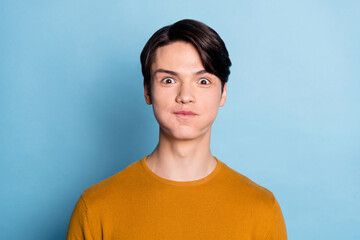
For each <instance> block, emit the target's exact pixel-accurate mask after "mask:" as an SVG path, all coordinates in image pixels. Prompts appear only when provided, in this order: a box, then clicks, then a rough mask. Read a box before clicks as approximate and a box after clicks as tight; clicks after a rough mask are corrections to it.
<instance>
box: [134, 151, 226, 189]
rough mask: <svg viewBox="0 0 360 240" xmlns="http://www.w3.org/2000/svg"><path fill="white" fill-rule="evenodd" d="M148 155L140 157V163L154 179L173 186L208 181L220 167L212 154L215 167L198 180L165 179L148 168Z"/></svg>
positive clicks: (219, 162) (220, 164)
mask: <svg viewBox="0 0 360 240" xmlns="http://www.w3.org/2000/svg"><path fill="white" fill-rule="evenodd" d="M148 156H149V155H146V156H145V157H143V159H141V165H142V166H143V167H144V169H145V171H146V172H147V173H148V174H149V175H150V176H151V177H153V178H154V179H156V180H157V181H160V182H162V183H165V184H170V185H174V186H185V187H186V186H196V185H199V184H203V183H206V182H208V181H210V180H211V179H213V178H214V177H215V176H216V174H217V173H218V172H219V171H220V169H221V167H222V162H221V161H220V160H219V159H217V158H216V157H215V156H213V157H214V158H215V159H216V161H217V164H216V167H215V169H214V170H213V171H212V172H211V173H210V174H209V175H207V176H205V177H203V178H201V179H198V180H194V181H174V180H169V179H166V178H163V177H160V176H159V175H157V174H155V173H154V172H153V171H152V170H151V169H150V168H149V166H148V165H147V163H146V161H145V160H146V159H147V157H148Z"/></svg>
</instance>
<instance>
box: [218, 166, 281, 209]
mask: <svg viewBox="0 0 360 240" xmlns="http://www.w3.org/2000/svg"><path fill="white" fill-rule="evenodd" d="M223 167H224V171H223V179H224V181H226V182H227V185H228V188H229V190H230V191H231V192H232V195H233V197H234V198H235V199H236V200H237V201H238V200H241V201H245V202H246V203H248V204H251V205H256V207H257V208H259V207H260V208H267V209H269V208H272V207H273V206H274V205H275V204H276V199H275V196H274V194H273V193H272V192H271V191H270V190H269V189H267V188H265V187H263V186H261V185H259V184H258V183H256V182H254V181H253V180H251V179H250V178H248V177H246V176H245V175H243V174H241V173H239V172H238V171H236V170H234V169H233V168H231V167H229V166H228V165H226V164H223Z"/></svg>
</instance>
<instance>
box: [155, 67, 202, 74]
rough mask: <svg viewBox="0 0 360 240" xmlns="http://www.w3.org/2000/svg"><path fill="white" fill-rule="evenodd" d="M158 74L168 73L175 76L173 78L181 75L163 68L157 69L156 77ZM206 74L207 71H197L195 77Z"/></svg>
mask: <svg viewBox="0 0 360 240" xmlns="http://www.w3.org/2000/svg"><path fill="white" fill-rule="evenodd" d="M157 73H167V74H170V75H173V76H178V75H179V74H178V73H177V72H174V71H170V70H166V69H162V68H159V69H157V70H156V71H155V72H154V75H155V74H157ZM204 73H207V71H206V70H205V69H203V70H200V71H197V72H196V73H195V75H201V74H204Z"/></svg>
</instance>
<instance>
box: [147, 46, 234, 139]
mask: <svg viewBox="0 0 360 240" xmlns="http://www.w3.org/2000/svg"><path fill="white" fill-rule="evenodd" d="M151 76H152V80H151V81H152V85H151V92H152V94H151V95H152V96H151V98H150V96H149V92H148V91H147V87H145V88H144V94H145V100H146V103H147V104H152V106H153V111H154V115H155V118H156V120H157V121H158V123H159V125H160V129H161V131H163V133H165V134H167V135H168V136H169V137H173V138H176V139H183V140H185V139H194V138H197V137H199V136H202V135H204V134H210V131H211V125H212V124H213V122H214V121H215V118H216V115H217V112H218V108H219V106H223V105H224V104H225V101H226V88H227V84H225V85H224V89H223V92H222V93H221V81H220V79H219V78H218V77H217V76H215V75H213V74H210V73H208V72H206V71H205V68H204V66H203V64H202V62H201V58H200V56H199V53H198V52H197V50H196V48H195V47H194V46H193V45H192V44H190V43H186V42H181V41H177V42H173V43H171V44H169V45H166V46H162V47H159V48H158V49H157V50H156V52H155V56H154V63H153V64H152V68H151ZM181 111H185V112H181Z"/></svg>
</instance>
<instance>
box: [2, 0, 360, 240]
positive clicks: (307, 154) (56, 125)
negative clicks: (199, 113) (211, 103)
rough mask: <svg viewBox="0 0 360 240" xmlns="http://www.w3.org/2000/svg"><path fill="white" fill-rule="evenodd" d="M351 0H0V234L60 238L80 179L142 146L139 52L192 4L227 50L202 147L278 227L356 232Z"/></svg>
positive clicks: (151, 124)
mask: <svg viewBox="0 0 360 240" xmlns="http://www.w3.org/2000/svg"><path fill="white" fill-rule="evenodd" d="M359 12H360V1H355V0H354V1H335V0H333V1H331V0H328V1H326V0H322V1H321V0H317V1H316V0H315V1H314V0H302V1H300V0H299V1H286V0H277V1H250V0H248V1H208V0H207V1H184V0H182V1H158V0H155V1H139V0H137V1H110V0H108V1H77V0H75V1H74V0H66V1H6V0H5V1H4V0H3V1H1V3H0V61H1V62H0V159H1V162H0V164H1V165H0V184H1V185H0V191H1V192H0V193H1V199H0V211H1V212H0V239H40V240H42V239H64V237H65V233H66V229H67V224H68V221H69V218H70V216H71V212H72V209H73V207H74V205H75V202H76V201H77V199H78V197H79V196H80V194H81V192H82V191H83V190H84V189H85V188H86V187H88V186H90V185H92V184H94V183H96V182H98V181H100V180H103V179H105V178H107V177H109V176H111V175H113V174H115V173H116V172H118V171H120V170H122V169H123V168H125V167H126V166H127V165H129V164H131V163H132V162H134V161H137V160H139V159H141V158H142V157H143V156H145V155H146V154H149V153H151V151H152V150H153V148H154V147H155V146H156V143H157V138H158V126H157V122H156V120H155V118H154V117H153V113H152V109H151V106H148V105H146V104H145V101H144V98H143V88H142V75H141V71H140V61H139V55H140V52H141V50H142V47H143V46H144V44H145V42H146V41H147V39H148V38H149V37H150V36H151V34H152V33H153V32H154V31H156V30H157V29H159V28H160V27H162V26H164V25H168V24H171V23H173V22H175V21H177V20H180V19H183V18H193V19H197V20H200V21H203V22H204V23H206V24H208V25H209V26H211V27H212V28H214V29H215V30H216V31H217V32H218V33H219V34H220V36H221V37H222V38H223V39H224V41H225V43H226V45H227V47H228V50H229V52H230V57H231V60H232V63H233V66H232V68H231V75H230V78H229V83H228V99H227V102H226V105H225V106H224V107H223V108H221V109H220V111H219V115H218V118H217V120H216V122H215V123H214V125H213V135H212V143H211V149H212V153H213V155H215V156H217V157H218V158H219V159H220V160H222V161H223V162H225V163H226V164H227V165H229V166H230V167H232V168H234V169H235V170H237V171H239V172H240V173H242V174H244V175H246V176H248V177H249V178H250V179H252V180H253V181H255V182H257V183H259V184H260V185H263V186H264V187H266V188H268V189H270V190H271V191H272V192H273V193H274V194H275V196H276V197H277V199H278V201H279V203H280V205H281V207H282V211H283V214H284V217H285V221H286V225H287V231H288V237H289V239H292V240H300V239H336V240H338V239H354V240H355V239H360V233H359V229H358V227H359V226H360V217H359V215H360V206H359V202H360V187H359V184H360V174H359V173H360V163H359V160H360V148H359V146H360V106H359V103H360V97H359V96H360V64H359V63H360V47H359V46H360V31H359V29H360V28H359V23H360V17H359Z"/></svg>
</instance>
